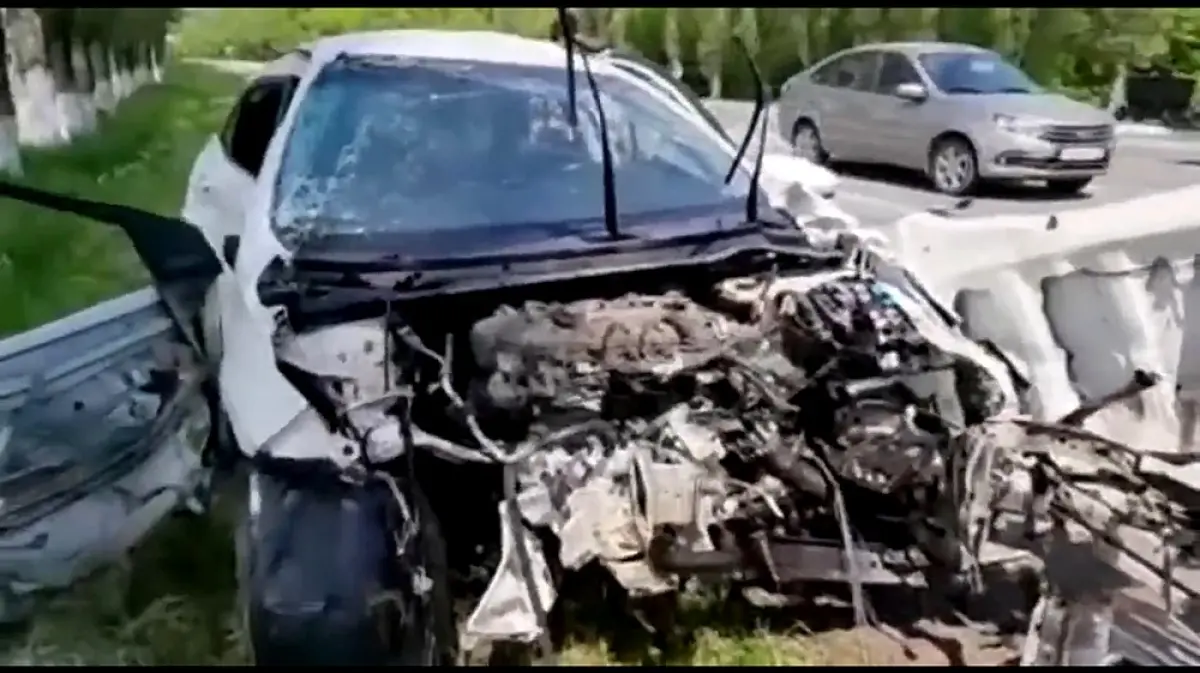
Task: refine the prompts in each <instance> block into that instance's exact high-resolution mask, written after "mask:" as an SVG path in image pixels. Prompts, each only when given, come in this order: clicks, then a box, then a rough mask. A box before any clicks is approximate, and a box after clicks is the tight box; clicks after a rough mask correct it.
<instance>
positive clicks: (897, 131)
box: [868, 51, 932, 169]
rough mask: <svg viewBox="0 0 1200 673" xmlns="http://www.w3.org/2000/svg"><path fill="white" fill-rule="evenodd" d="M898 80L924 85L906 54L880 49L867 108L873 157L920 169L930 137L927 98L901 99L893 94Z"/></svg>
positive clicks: (881, 161) (896, 164) (888, 162)
mask: <svg viewBox="0 0 1200 673" xmlns="http://www.w3.org/2000/svg"><path fill="white" fill-rule="evenodd" d="M901 84H920V85H922V86H927V85H926V84H925V82H924V81H923V80H922V78H921V75H920V73H919V72H918V71H917V68H916V66H915V65H914V64H913V62H912V61H911V60H910V59H909V58H908V56H905V55H904V54H901V53H900V52H895V51H884V52H881V54H880V61H879V76H878V77H877V78H876V81H875V87H874V91H873V97H874V101H873V103H872V104H871V106H870V107H869V110H868V114H869V116H870V119H871V125H872V127H873V128H874V136H875V138H876V145H875V149H874V152H875V153H876V155H877V156H876V159H875V160H877V161H879V162H880V163H887V164H892V165H895V166H901V167H904V168H914V169H923V168H924V167H925V164H926V159H927V157H926V155H927V153H928V150H929V141H930V140H931V138H932V136H931V134H930V128H931V124H932V120H931V111H930V109H929V107H928V101H912V100H905V99H903V98H900V97H899V96H897V95H896V87H898V86H900V85H901Z"/></svg>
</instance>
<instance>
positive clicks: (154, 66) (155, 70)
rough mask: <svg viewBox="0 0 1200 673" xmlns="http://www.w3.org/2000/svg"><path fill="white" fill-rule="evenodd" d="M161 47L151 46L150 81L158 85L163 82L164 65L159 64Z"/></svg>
mask: <svg viewBox="0 0 1200 673" xmlns="http://www.w3.org/2000/svg"><path fill="white" fill-rule="evenodd" d="M159 49H161V47H160V45H151V46H150V81H152V82H154V83H155V84H158V83H159V82H161V81H162V78H163V73H162V63H160V62H159Z"/></svg>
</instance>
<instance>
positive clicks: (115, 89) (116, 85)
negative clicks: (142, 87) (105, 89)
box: [107, 47, 133, 105]
mask: <svg viewBox="0 0 1200 673" xmlns="http://www.w3.org/2000/svg"><path fill="white" fill-rule="evenodd" d="M107 58H108V81H109V82H110V85H109V86H110V88H111V89H112V96H113V104H114V105H116V104H117V103H120V102H121V101H123V100H125V98H126V97H127V96H129V94H131V93H133V92H132V91H130V90H129V82H128V81H127V80H126V79H125V77H123V76H122V75H121V69H120V66H119V65H118V64H117V55H116V54H115V53H114V52H113V50H112V48H111V47H110V48H109V50H108V56H107Z"/></svg>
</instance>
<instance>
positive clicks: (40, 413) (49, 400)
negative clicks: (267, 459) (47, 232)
mask: <svg viewBox="0 0 1200 673" xmlns="http://www.w3.org/2000/svg"><path fill="white" fill-rule="evenodd" d="M91 226H99V225H91ZM177 226H179V227H181V228H184V229H186V228H187V226H188V225H186V224H184V223H183V222H181V221H177ZM198 244H199V245H203V242H198ZM210 280H211V277H210ZM162 296H164V295H160V293H159V291H157V289H156V288H145V289H143V290H139V291H137V292H133V293H131V294H128V295H126V296H123V297H118V298H116V299H113V300H110V301H107V302H104V303H101V304H99V305H97V306H93V307H91V308H88V309H85V310H83V311H79V312H77V313H74V314H72V315H69V316H67V317H65V318H62V319H60V320H57V321H55V322H52V323H49V324H47V325H43V326H41V327H38V328H35V329H32V330H29V331H27V332H23V333H20V334H17V335H15V336H11V337H8V338H6V339H0V503H2V506H0V595H2V596H3V597H4V600H3V601H0V623H3V622H10V621H13V620H17V619H22V618H24V617H26V616H28V612H29V610H31V609H32V608H33V607H34V598H35V596H36V595H37V594H38V593H40V592H42V591H44V590H53V589H63V588H66V587H68V586H69V585H70V584H71V583H72V582H74V581H75V580H77V579H79V578H81V577H82V576H84V575H85V574H87V573H89V572H91V571H92V570H94V569H95V568H96V567H97V565H99V564H101V563H104V562H110V561H112V560H114V559H117V558H120V557H121V555H122V554H123V553H124V552H126V551H127V550H128V549H130V548H131V547H132V546H133V545H135V544H136V543H137V542H138V541H139V540H141V539H142V538H144V537H145V536H146V535H147V534H148V533H149V532H150V530H151V529H152V528H153V527H154V526H155V524H156V523H158V522H159V521H161V520H162V519H163V518H164V517H165V516H167V515H168V514H169V513H170V512H172V511H176V510H179V509H180V508H183V507H189V508H196V507H199V506H201V505H202V503H203V502H204V501H205V500H206V498H207V487H208V474H209V470H208V467H207V465H208V464H210V462H209V461H208V460H207V459H208V458H212V457H215V453H214V451H215V449H216V440H215V437H214V436H211V433H210V430H211V428H212V427H213V425H214V424H213V423H212V419H213V418H214V407H213V406H210V404H211V403H212V402H213V399H212V398H211V397H210V396H209V395H208V394H207V390H208V388H207V387H206V382H207V381H208V380H209V379H208V378H207V374H208V369H207V367H206V366H205V365H204V364H203V363H202V362H201V361H200V359H199V354H198V352H197V351H196V350H195V349H193V348H191V347H190V345H189V344H188V343H187V340H186V339H185V338H182V337H183V335H182V332H181V330H180V329H179V327H178V323H177V321H176V320H175V319H174V318H173V315H172V311H170V310H169V309H168V306H167V304H166V302H164V301H163V300H162Z"/></svg>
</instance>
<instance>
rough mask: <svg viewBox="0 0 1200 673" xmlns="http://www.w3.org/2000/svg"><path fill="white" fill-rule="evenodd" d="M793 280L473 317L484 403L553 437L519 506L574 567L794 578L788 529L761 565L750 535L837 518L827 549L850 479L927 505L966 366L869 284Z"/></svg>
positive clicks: (640, 588) (651, 587)
mask: <svg viewBox="0 0 1200 673" xmlns="http://www.w3.org/2000/svg"><path fill="white" fill-rule="evenodd" d="M780 284H781V286H782V287H781V288H780V289H779V291H777V292H774V293H773V294H771V295H770V297H769V298H767V296H766V295H765V294H764V297H763V298H762V299H761V300H760V301H761V303H762V304H764V305H760V306H757V307H755V310H751V311H739V310H736V308H737V307H732V308H731V307H727V306H724V305H722V304H720V302H715V301H714V302H712V303H713V304H714V306H712V307H710V306H706V305H704V304H702V303H701V301H699V300H697V299H693V298H690V297H687V296H684V295H683V294H678V293H668V294H664V295H627V296H624V297H621V298H618V299H612V300H602V299H585V300H581V301H576V302H571V303H567V304H561V305H550V304H543V303H527V304H525V305H524V306H522V307H521V308H512V307H504V308H502V309H500V310H499V311H497V312H496V313H494V314H493V315H492V316H490V317H488V318H485V319H483V320H481V321H479V322H478V323H476V324H475V326H474V328H473V330H472V332H471V347H472V351H473V354H474V357H475V360H476V363H477V364H478V365H480V366H481V368H482V369H483V374H482V377H481V379H480V380H478V381H476V382H474V383H473V385H472V391H471V392H472V396H471V401H472V404H474V405H475V406H476V407H477V409H478V410H479V411H480V417H481V418H484V419H490V421H491V422H492V423H493V424H495V423H499V422H504V423H505V424H507V425H508V428H507V430H506V431H505V433H504V434H506V435H508V436H512V434H513V432H512V431H513V427H512V426H513V425H516V426H518V427H519V428H521V430H520V431H519V432H518V435H521V436H525V437H526V438H527V439H526V440H525V443H526V444H528V443H530V442H534V443H536V442H541V444H540V448H539V450H537V451H535V452H533V453H532V454H531V455H530V457H529V459H528V460H527V461H526V462H525V464H524V465H523V467H522V469H521V476H520V496H519V502H520V510H521V514H522V516H523V518H524V520H525V521H526V522H527V523H528V524H530V525H533V526H535V527H540V528H544V529H549V530H550V531H552V532H553V533H554V534H555V535H556V536H557V537H558V538H559V540H560V543H561V545H560V547H561V551H560V554H559V557H560V558H559V559H558V561H559V563H560V564H561V565H562V566H563V567H565V568H579V567H580V566H582V565H583V564H585V563H587V562H589V561H592V560H597V561H599V562H600V563H601V564H603V565H604V566H605V567H606V568H608V570H609V571H610V572H611V573H612V574H613V575H614V576H615V577H616V578H617V580H618V581H619V582H620V583H621V584H623V585H624V586H625V588H626V589H627V590H629V591H630V592H631V594H633V595H646V594H654V593H661V592H663V591H668V590H670V589H672V588H674V587H675V586H676V577H677V573H686V572H690V571H691V570H695V569H696V568H697V567H702V568H708V569H710V570H711V569H712V568H713V567H716V566H728V568H727V569H728V570H734V569H735V568H743V567H745V566H746V565H747V564H748V565H749V567H758V568H759V569H760V570H759V572H760V573H762V572H765V573H767V574H768V575H772V576H771V577H769V578H765V579H769V580H770V582H771V583H773V584H775V585H784V584H787V583H788V582H791V581H797V580H802V579H813V576H812V574H811V573H812V572H815V571H812V570H811V569H809V570H804V569H797V568H795V567H793V568H791V569H788V568H786V565H787V564H786V563H785V562H784V561H783V557H784V556H785V555H786V550H782V551H781V547H780V545H783V547H786V546H787V543H784V542H766V543H765V546H762V545H759V552H757V553H761V554H762V555H764V556H762V558H759V559H758V560H757V561H754V562H749V561H748V558H747V554H750V553H752V552H749V551H747V550H748V549H750V548H751V547H752V546H753V545H754V544H758V543H752V540H758V541H759V542H760V543H761V542H763V539H761V538H759V537H758V536H759V535H761V534H762V532H763V531H767V530H773V531H776V533H780V532H784V531H792V532H793V533H794V534H800V533H801V532H803V531H806V530H807V531H809V532H810V533H811V530H812V525H813V523H814V522H821V521H824V522H825V523H818V524H817V527H816V530H822V531H824V533H823V534H824V535H827V536H828V538H826V539H824V540H818V546H821V545H824V546H823V547H822V548H823V549H828V550H834V551H836V549H837V548H838V546H839V544H840V542H839V537H838V534H837V530H838V527H837V524H836V520H837V519H838V517H839V516H841V515H840V514H838V512H836V511H835V510H836V509H837V508H839V507H844V506H845V504H844V503H840V501H839V503H840V504H839V503H835V502H834V500H835V498H834V494H835V492H840V490H841V489H843V488H851V489H853V488H858V489H863V490H865V491H867V492H871V493H874V494H875V496H874V497H881V498H891V499H895V500H896V502H897V503H898V504H901V503H902V504H903V509H904V510H905V511H907V510H912V509H913V507H914V505H915V506H916V507H917V511H916V513H915V514H914V515H912V516H909V517H906V519H908V520H920V519H922V517H924V518H929V517H931V516H933V513H932V503H930V502H928V500H929V498H928V497H927V494H925V493H924V491H925V490H926V487H927V486H929V485H931V484H933V483H935V482H936V481H937V480H938V479H939V478H940V477H941V476H942V474H943V472H944V467H945V464H946V455H947V453H948V452H949V450H950V449H949V442H950V435H949V433H948V432H947V431H946V430H947V429H946V427H945V425H944V424H942V423H941V421H940V418H941V417H940V416H939V415H938V412H939V411H941V410H942V407H951V408H957V405H958V404H959V402H958V399H957V396H956V391H955V375H954V369H953V366H952V365H953V359H952V358H950V357H948V356H945V355H944V354H942V353H940V352H939V351H938V350H937V349H936V348H934V347H932V346H931V345H930V344H929V343H927V342H926V341H925V340H924V339H923V338H922V337H921V335H920V334H919V333H918V332H917V330H916V328H915V327H914V325H913V323H912V322H911V321H910V320H909V319H908V318H907V317H906V316H905V314H904V313H903V312H902V311H901V310H899V308H898V307H897V305H896V304H895V302H893V301H892V300H891V298H890V295H889V290H888V288H887V287H885V286H881V285H878V284H876V283H875V282H874V281H873V280H871V279H868V278H859V277H848V278H843V279H838V280H835V281H832V282H827V283H824V284H819V285H817V286H816V287H811V288H802V289H798V290H789V289H787V287H786V279H784V280H782V281H780ZM768 304H769V305H768ZM715 306H720V307H721V308H716V307H715ZM741 308H745V307H741ZM958 415H959V416H961V412H959V414H958ZM572 428H575V429H577V430H578V431H577V432H574V431H573V430H572ZM897 509H898V510H900V509H901V508H899V507H898V508H897ZM842 514H844V512H843V513H842ZM905 525H907V524H903V525H902V526H901V530H900V533H901V534H906V533H905V531H904V530H903V527H904V526H905ZM786 536H787V534H785V535H784V537H786ZM810 537H811V535H810ZM842 542H844V541H842ZM916 544H917V543H916V542H915V541H914V542H913V545H914V546H915V545H916ZM764 569H765V570H764ZM826 571H827V569H826V570H823V571H821V572H826ZM760 579H763V578H760ZM480 628H481V629H482V627H480Z"/></svg>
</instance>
